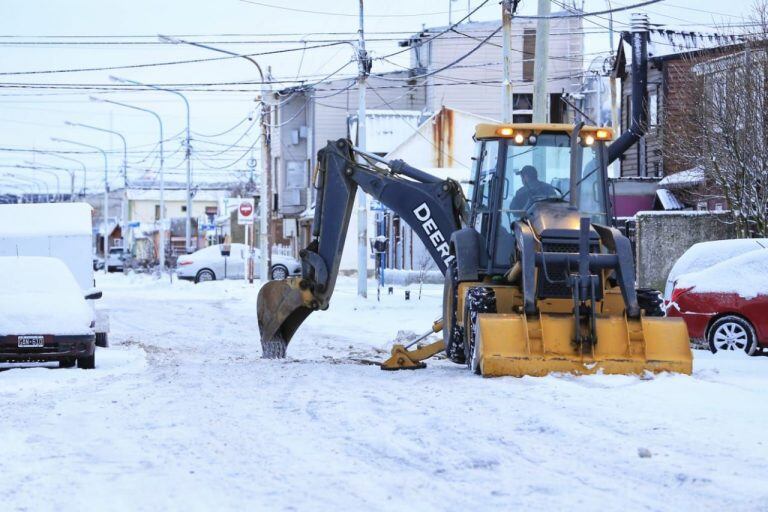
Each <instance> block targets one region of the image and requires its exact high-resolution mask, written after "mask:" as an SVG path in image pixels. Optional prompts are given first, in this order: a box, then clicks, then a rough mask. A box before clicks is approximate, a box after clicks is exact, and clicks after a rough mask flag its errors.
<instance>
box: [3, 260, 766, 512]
mask: <svg viewBox="0 0 768 512" xmlns="http://www.w3.org/2000/svg"><path fill="white" fill-rule="evenodd" d="M99 280H100V282H99V285H100V286H101V287H102V289H103V290H104V305H106V306H108V307H109V308H110V309H111V318H112V335H111V343H112V347H110V348H109V349H99V350H98V352H97V358H96V364H97V369H96V370H93V371H83V370H77V369H71V370H58V369H55V370H51V369H46V368H17V369H12V370H8V371H4V372H0V404H1V405H0V408H1V411H2V412H1V413H0V449H2V456H0V475H1V477H0V509H2V510H78V511H79V510H185V511H189V510H302V511H303V510H310V511H317V510H399V509H410V510H468V509H486V510H488V509H495V510H516V509H522V508H524V509H535V510H541V509H554V510H562V509H576V510H581V509H584V510H596V509H600V510H617V509H623V510H681V509H684V510H697V511H702V510H768V488H767V487H766V486H765V483H764V482H765V480H766V471H768V435H767V433H766V430H767V429H768V405H767V404H766V400H765V396H766V389H768V358H765V357H761V358H747V357H746V356H742V355H741V354H727V355H725V356H722V355H720V354H718V355H717V356H712V355H711V354H709V353H704V352H697V353H696V354H695V356H696V359H695V363H694V368H695V374H694V376H693V377H687V376H679V375H661V376H656V377H652V378H649V379H640V378H637V377H629V376H601V375H598V376H591V377H571V376H550V377H546V378H523V379H515V378H501V379H492V380H489V379H481V378H479V377H476V376H474V375H470V374H469V373H468V372H467V371H466V370H464V369H463V368H462V367H459V366H456V365H453V364H450V363H448V362H446V361H436V362H433V363H431V364H430V365H429V368H427V369H426V370H422V371H414V372H382V371H380V370H379V369H378V368H377V367H375V366H370V365H365V364H361V363H360V362H359V361H360V360H366V359H375V360H381V359H382V358H383V357H384V355H385V351H386V349H387V348H388V347H389V345H390V344H391V341H392V340H393V339H394V338H395V336H396V335H397V332H398V330H406V331H415V332H422V331H424V330H426V329H428V328H429V325H430V324H431V321H432V320H434V318H435V317H437V316H439V303H440V293H441V289H440V287H438V286H429V287H426V288H425V291H424V295H423V297H422V299H421V300H417V299H416V297H415V296H416V295H417V291H416V290H415V289H413V291H412V297H413V300H411V301H407V302H406V301H405V300H403V293H402V289H397V290H396V293H395V294H394V295H392V296H388V295H383V296H382V302H381V303H377V302H376V300H375V298H373V299H369V300H368V301H360V300H357V299H356V298H355V296H354V290H355V281H353V280H351V279H348V278H347V279H345V278H342V279H340V280H339V289H338V291H337V293H336V295H335V296H334V301H333V304H332V306H331V308H330V309H329V310H328V311H327V312H322V313H315V314H313V315H312V316H311V317H310V318H309V320H308V321H307V322H306V323H305V324H304V326H303V327H302V328H301V329H300V331H299V333H298V334H297V335H296V337H295V338H294V340H293V342H292V343H291V346H290V347H289V350H288V352H289V356H290V358H289V359H288V360H285V361H265V360H261V359H260V349H259V343H258V333H257V330H256V319H255V310H256V293H257V286H255V285H254V286H252V287H249V286H248V285H246V284H245V283H242V282H213V283H206V284H204V285H199V286H195V285H192V284H189V283H184V282H174V283H173V284H172V285H170V284H168V282H167V280H163V281H156V280H153V279H151V278H149V277H147V276H123V275H112V276H108V277H106V278H104V277H103V276H101V277H100V278H99ZM640 453H642V454H643V455H645V456H643V457H641V456H640ZM648 454H650V457H648V456H647V455H648Z"/></svg>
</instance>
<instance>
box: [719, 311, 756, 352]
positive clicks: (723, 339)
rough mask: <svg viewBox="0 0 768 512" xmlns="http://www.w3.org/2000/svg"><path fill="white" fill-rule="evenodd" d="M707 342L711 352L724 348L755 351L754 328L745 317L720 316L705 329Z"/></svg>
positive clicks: (723, 349)
mask: <svg viewBox="0 0 768 512" xmlns="http://www.w3.org/2000/svg"><path fill="white" fill-rule="evenodd" d="M707 343H708V344H709V350H711V351H712V353H713V354H716V353H717V352H719V351H726V350H743V351H744V352H746V353H747V354H749V355H751V356H752V355H755V353H756V352H757V343H756V336H755V329H754V328H753V327H752V324H750V323H749V322H748V321H747V320H746V319H744V318H742V317H740V316H736V315H726V316H721V317H720V318H718V319H717V320H715V321H714V322H712V325H710V326H709V329H707Z"/></svg>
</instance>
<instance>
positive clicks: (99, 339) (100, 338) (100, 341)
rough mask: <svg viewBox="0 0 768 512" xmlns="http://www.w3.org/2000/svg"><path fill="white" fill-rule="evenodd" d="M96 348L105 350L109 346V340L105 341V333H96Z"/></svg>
mask: <svg viewBox="0 0 768 512" xmlns="http://www.w3.org/2000/svg"><path fill="white" fill-rule="evenodd" d="M96 346H97V347H102V348H106V347H108V346H109V340H108V339H107V333H105V332H97V333H96Z"/></svg>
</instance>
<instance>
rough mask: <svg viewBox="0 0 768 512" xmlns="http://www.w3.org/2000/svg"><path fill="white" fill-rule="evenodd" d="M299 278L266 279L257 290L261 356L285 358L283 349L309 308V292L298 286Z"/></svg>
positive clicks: (305, 316)
mask: <svg viewBox="0 0 768 512" xmlns="http://www.w3.org/2000/svg"><path fill="white" fill-rule="evenodd" d="M300 283H301V278H298V277H291V278H288V279H285V280H283V281H269V282H267V283H266V284H264V286H262V287H261V289H260V290H259V296H258V298H257V301H256V314H257V316H258V321H259V331H260V332H261V350H262V357H264V358H267V359H276V358H282V357H285V349H286V347H287V346H288V342H289V341H291V338H292V337H293V334H294V333H295V332H296V329H298V328H299V326H300V325H301V324H302V323H303V322H304V320H305V319H306V318H307V317H308V316H309V314H310V313H311V312H312V311H313V310H314V309H313V308H312V294H311V292H310V291H309V290H303V289H302V288H301V286H300Z"/></svg>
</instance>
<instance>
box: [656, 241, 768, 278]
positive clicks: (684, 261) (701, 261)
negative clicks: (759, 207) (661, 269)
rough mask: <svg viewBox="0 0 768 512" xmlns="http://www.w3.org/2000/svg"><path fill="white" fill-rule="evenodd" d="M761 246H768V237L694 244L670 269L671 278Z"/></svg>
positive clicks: (702, 268) (696, 270)
mask: <svg viewBox="0 0 768 512" xmlns="http://www.w3.org/2000/svg"><path fill="white" fill-rule="evenodd" d="M761 248H768V238H740V239H736V240H712V241H710V242H699V243H698V244H693V245H692V246H691V248H690V249H688V250H687V251H685V253H684V254H683V255H682V256H680V258H679V259H678V260H677V261H676V262H675V264H674V266H673V267H672V270H670V271H669V280H671V281H674V280H675V279H677V278H678V277H679V276H681V275H683V274H687V273H690V272H698V271H699V270H704V269H705V268H708V267H711V266H712V265H715V264H717V263H720V262H721V261H725V260H727V259H730V258H733V257H735V256H740V255H742V254H744V253H747V252H750V251H754V250H755V249H761Z"/></svg>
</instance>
